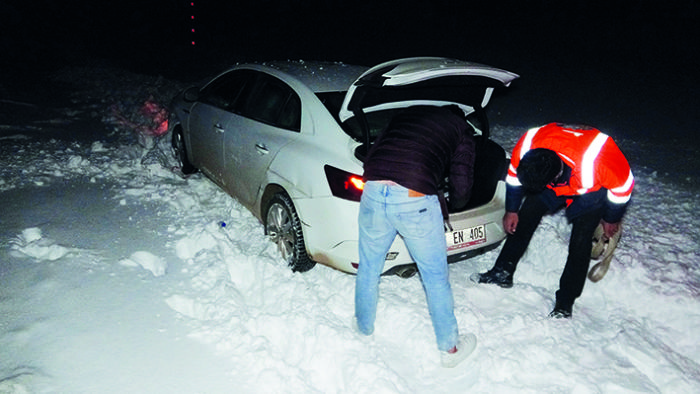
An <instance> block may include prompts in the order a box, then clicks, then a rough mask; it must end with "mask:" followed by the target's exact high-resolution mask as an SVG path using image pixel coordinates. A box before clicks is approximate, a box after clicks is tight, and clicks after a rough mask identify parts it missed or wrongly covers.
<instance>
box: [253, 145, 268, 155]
mask: <svg viewBox="0 0 700 394" xmlns="http://www.w3.org/2000/svg"><path fill="white" fill-rule="evenodd" d="M255 149H256V150H257V151H258V153H260V154H261V155H266V154H268V153H270V151H269V150H268V149H267V146H265V144H261V143H257V144H255Z"/></svg>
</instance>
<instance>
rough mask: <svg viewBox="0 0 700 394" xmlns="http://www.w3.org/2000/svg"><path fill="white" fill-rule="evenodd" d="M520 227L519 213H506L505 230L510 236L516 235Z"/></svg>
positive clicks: (504, 217)
mask: <svg viewBox="0 0 700 394" xmlns="http://www.w3.org/2000/svg"><path fill="white" fill-rule="evenodd" d="M517 227H518V213H517V212H506V214H505V215H504V216H503V229H504V230H505V231H506V232H507V233H508V234H513V233H515V230H516V229H517Z"/></svg>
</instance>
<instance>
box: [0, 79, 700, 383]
mask: <svg viewBox="0 0 700 394" xmlns="http://www.w3.org/2000/svg"><path fill="white" fill-rule="evenodd" d="M515 71H519V70H515ZM78 75H80V80H81V81H83V84H82V85H81V86H76V87H74V88H75V93H74V94H73V95H72V96H71V97H72V99H71V100H70V101H69V102H66V103H65V104H64V105H63V106H61V107H54V108H53V109H52V111H53V112H51V115H49V116H47V118H48V119H43V120H37V121H28V122H27V123H23V124H14V123H11V122H7V123H6V124H0V174H2V177H1V178H0V393H25V392H40V393H41V392H46V393H112V392H113V393H126V392H130V393H166V392H167V393H226V392H236V393H258V392H269V393H273V392H274V393H425V392H430V393H456V392H466V391H469V392H475V393H495V392H518V393H693V392H700V342H698V340H697V333H698V332H699V331H700V271H699V269H698V262H699V261H700V258H699V257H700V252H698V250H699V249H700V248H699V244H700V242H699V241H700V239H699V238H700V235H699V234H698V230H697V229H698V225H699V224H700V223H699V222H700V219H698V215H697V214H696V212H695V210H696V207H697V199H698V197H699V193H698V188H697V186H694V185H695V184H696V183H697V182H698V174H697V170H695V172H691V173H688V174H684V175H683V176H678V173H677V172H675V171H674V167H673V166H674V165H675V164H674V162H672V161H671V160H669V159H670V158H674V157H677V155H678V154H679V153H678V152H679V151H678V150H674V149H676V148H677V147H678V144H676V143H674V142H673V141H670V140H669V141H663V140H661V141H651V140H648V139H643V138H639V137H638V136H634V139H632V137H631V136H630V135H628V134H624V130H619V129H612V130H608V129H606V128H605V126H606V125H599V124H594V125H595V126H598V127H600V128H601V129H603V130H604V131H606V132H608V133H609V134H611V135H612V136H613V137H614V138H615V140H616V141H617V143H618V145H619V146H620V147H621V149H622V150H623V151H624V152H625V153H626V155H627V157H628V158H629V159H630V162H631V164H632V167H633V171H634V172H635V175H636V179H637V186H636V189H635V194H634V197H633V198H634V204H633V205H632V206H631V208H630V210H629V212H628V215H627V216H626V219H625V223H624V234H623V237H622V240H621V243H620V245H619V247H618V250H617V252H616V255H615V258H614V260H613V263H612V266H611V268H610V271H609V272H608V274H607V275H606V277H605V278H604V279H603V280H602V281H600V282H598V283H591V282H588V283H587V284H586V288H585V289H584V293H583V296H582V297H581V298H580V299H579V300H578V301H577V303H576V305H575V306H574V316H573V319H571V320H552V319H549V318H547V317H546V316H547V313H548V312H549V311H550V309H551V307H552V303H553V298H554V291H555V290H556V288H557V286H558V279H559V275H560V273H561V270H562V269H563V261H564V259H565V256H566V245H567V239H568V236H569V231H570V227H569V226H568V224H567V223H566V221H565V219H564V217H563V216H562V215H554V216H551V217H547V218H546V219H545V220H544V222H543V224H542V226H541V227H540V229H539V230H538V231H537V233H536V234H535V237H534V239H533V242H532V244H531V247H530V248H529V251H528V253H527V254H526V256H525V258H524V259H523V261H522V262H521V264H520V266H519V269H518V271H517V273H516V276H515V286H514V287H513V288H512V289H501V288H499V287H495V286H483V285H482V286H477V285H474V284H472V283H471V282H469V280H468V277H469V275H471V274H472V273H474V272H477V271H483V270H485V269H488V268H489V267H490V266H491V264H492V262H493V261H494V259H495V257H496V253H497V250H496V251H492V252H489V253H487V254H485V255H482V256H479V257H477V258H473V259H470V260H467V261H463V262H459V263H456V264H452V265H451V266H450V275H451V281H452V285H453V290H454V296H455V304H456V316H457V319H458V322H459V325H460V329H461V330H462V331H464V332H473V333H475V334H476V335H477V338H478V341H479V343H478V347H477V352H476V354H475V355H474V356H473V357H472V358H470V359H469V360H468V361H466V362H465V363H463V365H460V366H458V367H457V368H455V369H454V370H446V369H443V368H441V367H440V366H439V356H438V354H437V351H436V347H435V340H434V337H433V333H432V328H431V325H430V320H429V317H428V312H427V308H426V304H425V299H424V294H423V291H422V288H421V285H420V279H419V278H418V276H415V277H413V278H410V279H401V278H398V277H393V276H392V277H384V278H383V280H382V283H381V287H380V303H379V310H378V314H377V322H376V329H375V334H374V335H373V336H372V337H369V338H361V337H359V336H358V335H356V334H355V333H354V331H353V330H352V328H351V326H350V321H351V317H352V314H353V308H354V306H353V292H354V276H352V275H348V274H345V273H342V272H338V271H335V270H333V269H330V268H327V267H324V266H317V267H316V268H314V269H313V270H311V271H310V272H308V273H304V274H298V273H292V272H291V271H290V270H289V269H288V268H287V267H285V265H284V263H283V262H282V261H281V258H280V256H279V254H278V252H277V250H276V249H275V248H274V247H273V245H272V244H271V243H269V242H267V241H266V239H265V237H264V235H263V228H262V225H261V224H260V223H259V222H258V221H257V220H256V219H255V218H253V217H252V215H251V214H250V213H248V212H247V211H246V210H245V209H244V208H243V207H242V206H241V205H240V204H238V203H237V202H236V201H235V200H233V199H232V198H230V197H229V196H228V195H226V194H225V193H223V192H222V191H220V190H219V189H218V188H217V187H216V186H214V185H213V184H212V183H211V182H209V181H208V180H207V179H206V178H204V177H203V176H202V175H201V174H195V175H193V176H191V177H189V178H187V179H183V178H182V177H180V176H179V175H177V173H176V172H174V171H172V168H171V167H172V165H173V163H172V161H171V159H170V158H169V157H168V156H167V154H165V153H166V151H167V149H165V148H164V149H160V148H161V147H162V146H165V147H167V141H166V142H165V144H164V145H162V146H161V145H157V144H155V143H156V142H157V141H158V140H155V139H152V138H148V137H146V138H144V137H143V133H142V134H141V136H142V138H140V139H139V138H136V137H135V135H134V133H133V129H134V128H138V125H141V126H143V127H145V128H146V129H149V127H156V126H157V124H156V123H148V122H145V123H144V122H140V121H141V120H143V116H145V115H144V113H143V112H142V106H143V105H144V103H146V102H147V101H148V100H151V101H152V102H156V103H161V104H162V103H167V101H166V100H167V97H168V96H169V95H170V94H172V93H173V92H174V91H176V90H177V89H178V88H179V87H180V84H179V83H174V82H172V81H167V80H164V79H162V78H158V79H157V78H152V77H144V76H141V75H134V74H130V73H127V72H124V71H121V70H114V69H109V68H105V67H103V66H99V67H95V68H91V69H69V70H66V71H64V72H63V73H60V74H59V75H57V76H56V77H55V78H56V79H57V80H59V81H64V82H66V81H71V80H73V81H75V80H78V78H76V76H78ZM517 100H518V98H517V96H516V97H515V98H511V97H507V96H506V97H504V98H503V101H502V102H497V101H496V102H495V104H494V105H498V106H499V111H506V109H507V111H512V112H516V111H517V110H513V109H512V108H510V107H508V106H513V105H515V104H519V103H518V102H517ZM29 104H31V103H18V102H3V103H0V105H2V106H3V109H4V110H5V111H12V110H14V109H16V108H18V107H20V106H23V105H25V106H26V105H29ZM45 113H46V112H45V111H44V114H45ZM139 114H141V115H139ZM139 116H141V118H139ZM519 116H520V117H519V118H515V117H511V118H507V117H506V116H504V115H501V114H500V113H494V115H493V117H492V124H493V135H494V139H496V140H497V141H498V142H500V143H502V144H503V145H504V147H505V148H506V149H511V148H512V146H513V145H514V144H515V142H516V140H517V138H518V137H519V136H520V135H521V133H522V132H524V131H525V130H526V129H527V128H529V127H532V126H535V125H537V122H539V119H530V118H527V114H519ZM523 117H524V118H525V119H526V120H522V119H523ZM84 119H88V120H89V119H92V120H93V121H94V120H99V121H101V123H100V122H92V123H90V122H88V123H84V122H83V120H84ZM552 120H558V119H548V120H547V121H552ZM610 123H611V124H614V122H610ZM134 125H137V126H134ZM86 127H87V129H86ZM78 128H81V129H80V130H78ZM67 133H79V134H80V138H77V137H76V138H74V137H73V136H71V135H68V134H67ZM47 136H48V137H47ZM154 144H155V148H154V149H150V148H153V147H154ZM680 152H681V154H687V156H685V159H687V160H688V161H692V162H696V161H697V159H696V157H697V147H693V146H687V145H686V146H681V147H680ZM694 168H695V169H697V167H694ZM222 224H225V225H222Z"/></svg>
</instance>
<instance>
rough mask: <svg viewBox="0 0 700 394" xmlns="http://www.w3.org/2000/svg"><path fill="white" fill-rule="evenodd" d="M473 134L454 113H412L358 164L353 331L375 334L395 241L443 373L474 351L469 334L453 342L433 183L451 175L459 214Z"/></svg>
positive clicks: (470, 168)
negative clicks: (412, 277) (416, 282)
mask: <svg viewBox="0 0 700 394" xmlns="http://www.w3.org/2000/svg"><path fill="white" fill-rule="evenodd" d="M473 135H474V130H473V129H472V127H471V126H470V125H469V124H468V123H467V122H466V120H465V116H464V113H463V112H462V110H461V109H459V108H458V107H457V106H448V107H434V106H415V107H411V108H409V109H407V110H406V111H404V112H402V113H400V114H399V115H397V116H396V117H395V118H394V119H393V120H392V121H391V122H390V124H389V126H388V127H387V129H386V130H384V131H383V132H382V133H381V134H380V135H379V137H378V138H377V140H376V142H375V143H374V145H373V146H372V148H371V150H370V151H369V154H368V156H367V159H366V160H365V163H364V180H365V181H366V184H365V187H364V191H363V193H362V200H361V202H360V213H359V218H358V222H359V228H360V233H359V254H360V262H359V267H358V269H357V278H356V286H355V323H356V325H357V327H356V328H357V329H358V330H359V331H360V332H361V333H362V334H364V335H370V334H372V332H373V331H374V321H375V317H376V312H377V301H378V292H379V278H380V274H381V273H382V271H383V267H384V261H385V259H386V254H387V252H388V251H389V248H390V247H391V244H392V243H393V242H394V239H395V238H396V236H397V235H401V236H402V237H403V240H404V242H405V244H406V247H407V248H408V251H409V252H410V254H411V256H412V257H413V259H414V260H415V262H416V265H417V266H418V271H419V273H420V277H421V280H422V283H423V288H424V290H425V294H426V299H427V302H428V310H429V312H430V317H431V319H432V323H433V329H434V331H435V336H436V338H437V346H438V349H439V350H440V352H441V353H440V354H441V364H442V365H443V366H444V367H454V366H456V365H457V364H459V363H460V362H461V361H462V360H464V359H465V358H466V357H467V356H469V354H471V353H472V352H473V350H474V348H475V347H476V337H475V336H474V335H472V334H467V335H464V336H462V337H460V336H459V331H458V328H457V320H456V319H455V315H454V299H453V297H452V288H451V287H450V282H449V275H448V267H447V244H446V239H445V230H444V218H446V217H447V211H446V210H443V208H446V207H443V204H441V200H440V198H439V197H438V194H439V191H438V184H439V183H440V181H441V180H442V179H444V177H445V175H446V174H447V173H448V171H449V178H450V198H449V204H450V205H451V206H452V207H454V208H460V207H463V206H464V205H466V203H467V201H468V200H469V196H470V195H471V188H472V184H473V174H474V157H475V150H474V146H475V142H474V138H473ZM446 204H447V203H445V205H446Z"/></svg>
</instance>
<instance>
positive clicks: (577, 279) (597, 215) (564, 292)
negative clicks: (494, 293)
mask: <svg viewBox="0 0 700 394" xmlns="http://www.w3.org/2000/svg"><path fill="white" fill-rule="evenodd" d="M552 201H553V200H552V198H551V197H550V196H544V195H543V194H537V195H530V196H528V197H526V198H525V201H524V202H523V205H522V207H521V208H520V212H519V213H518V227H517V229H516V231H515V233H514V234H512V235H509V236H508V238H507V239H506V242H505V244H504V245H503V249H501V253H500V255H499V256H498V259H496V264H495V266H496V267H500V268H503V269H505V270H506V271H509V272H511V273H514V272H515V268H516V266H517V264H518V261H520V258H521V257H522V256H523V254H524V253H525V250H526V249H527V247H528V245H529V244H530V240H531V239H532V235H533V234H534V233H535V230H536V229H537V226H538V225H539V224H540V221H542V217H543V216H544V215H545V214H547V213H548V212H550V211H553V209H552V207H553V205H552ZM561 203H562V204H561V206H564V204H565V200H564V199H561ZM576 203H577V201H574V202H573V203H572V204H571V206H570V207H569V208H568V209H571V208H574V209H575V208H576V207H574V204H576ZM586 208H587V209H585V210H582V211H578V212H577V215H576V216H575V217H573V218H569V221H570V222H571V224H572V229H571V238H570V240H569V255H568V257H567V259H566V265H565V266H564V272H563V273H562V275H561V277H560V279H559V290H558V291H557V293H556V297H557V301H558V302H560V303H562V304H564V305H567V304H568V305H572V304H573V303H574V300H576V298H578V297H579V296H580V295H581V292H582V291H583V286H584V284H585V283H586V274H587V273H588V267H589V264H590V261H591V245H592V244H591V240H592V238H593V232H594V231H595V229H596V227H597V226H598V223H600V220H601V218H602V216H603V207H602V205H600V204H593V205H591V206H587V207H586Z"/></svg>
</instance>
